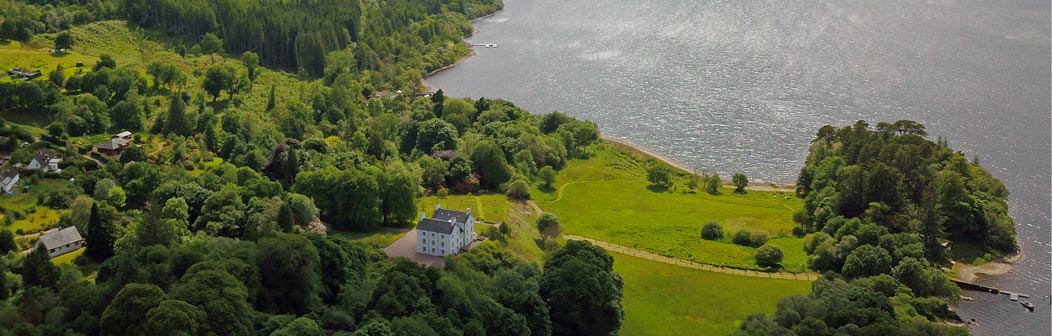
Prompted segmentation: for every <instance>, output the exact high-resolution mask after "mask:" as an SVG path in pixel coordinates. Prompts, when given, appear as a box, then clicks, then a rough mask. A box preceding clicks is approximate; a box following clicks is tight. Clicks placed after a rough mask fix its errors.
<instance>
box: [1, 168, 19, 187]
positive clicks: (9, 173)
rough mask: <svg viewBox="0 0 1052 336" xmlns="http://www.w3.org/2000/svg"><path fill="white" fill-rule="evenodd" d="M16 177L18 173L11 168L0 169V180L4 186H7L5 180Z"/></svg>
mask: <svg viewBox="0 0 1052 336" xmlns="http://www.w3.org/2000/svg"><path fill="white" fill-rule="evenodd" d="M15 176H18V171H17V170H15V169H14V168H11V167H4V168H2V169H0V179H3V181H4V184H7V180H9V179H12V178H14V177H15Z"/></svg>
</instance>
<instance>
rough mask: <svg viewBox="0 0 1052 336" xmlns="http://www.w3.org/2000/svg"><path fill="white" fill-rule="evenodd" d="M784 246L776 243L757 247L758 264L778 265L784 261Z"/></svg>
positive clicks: (771, 266)
mask: <svg viewBox="0 0 1052 336" xmlns="http://www.w3.org/2000/svg"><path fill="white" fill-rule="evenodd" d="M782 257H784V254H783V253H782V248H780V247H778V246H774V245H763V246H761V247H760V248H758V249H756V265H759V266H760V267H770V268H774V267H777V266H778V264H781V263H782Z"/></svg>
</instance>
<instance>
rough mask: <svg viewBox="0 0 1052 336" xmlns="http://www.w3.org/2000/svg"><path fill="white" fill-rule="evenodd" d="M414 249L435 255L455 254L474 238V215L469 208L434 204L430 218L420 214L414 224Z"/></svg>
mask: <svg viewBox="0 0 1052 336" xmlns="http://www.w3.org/2000/svg"><path fill="white" fill-rule="evenodd" d="M416 231H417V232H416V251H417V252H419V253H423V254H429V255H435V256H447V255H452V254H456V253H458V252H460V251H461V249H464V248H466V247H467V246H468V245H469V244H471V241H472V240H474V239H475V216H472V215H471V209H467V211H456V210H450V209H443V208H442V207H441V205H436V206H435V213H434V214H433V215H432V216H431V218H425V217H424V214H420V222H419V223H418V224H417V225H416Z"/></svg>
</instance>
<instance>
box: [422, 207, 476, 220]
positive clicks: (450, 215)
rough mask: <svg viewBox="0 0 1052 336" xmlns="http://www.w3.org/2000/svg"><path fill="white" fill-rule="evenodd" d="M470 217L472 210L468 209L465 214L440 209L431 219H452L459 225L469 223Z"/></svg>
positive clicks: (436, 210)
mask: <svg viewBox="0 0 1052 336" xmlns="http://www.w3.org/2000/svg"><path fill="white" fill-rule="evenodd" d="M468 216H471V209H468V211H467V212H464V211H456V210H449V209H443V208H438V209H435V214H434V215H431V218H434V219H439V220H450V219H453V220H454V221H456V222H457V223H467V222H468Z"/></svg>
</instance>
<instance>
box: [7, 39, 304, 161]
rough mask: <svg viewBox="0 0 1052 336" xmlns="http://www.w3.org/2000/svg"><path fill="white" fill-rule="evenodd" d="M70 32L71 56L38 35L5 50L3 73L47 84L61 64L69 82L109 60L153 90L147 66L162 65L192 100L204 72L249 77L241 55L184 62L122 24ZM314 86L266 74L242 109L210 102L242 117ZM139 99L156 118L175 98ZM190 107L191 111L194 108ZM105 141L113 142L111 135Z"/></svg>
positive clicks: (152, 94)
mask: <svg viewBox="0 0 1052 336" xmlns="http://www.w3.org/2000/svg"><path fill="white" fill-rule="evenodd" d="M70 32H71V33H72V34H73V37H74V40H75V41H76V42H75V43H74V45H73V48H72V50H71V51H70V52H68V53H67V54H66V55H62V56H59V55H53V54H50V53H48V49H49V47H50V46H51V44H52V43H53V42H52V39H53V38H54V36H53V35H38V36H36V37H34V38H33V41H32V42H30V43H26V44H20V43H17V42H11V43H9V44H6V45H0V69H4V70H5V71H6V69H10V68H12V67H14V66H22V67H23V68H27V69H32V70H37V69H39V70H41V71H43V72H44V75H43V76H42V78H41V79H37V80H47V77H48V74H50V72H51V71H53V70H54V69H55V67H56V66H57V65H58V64H62V65H63V66H65V67H66V77H67V78H69V77H72V76H73V74H74V73H75V72H76V71H77V70H78V68H75V67H74V65H75V64H76V63H77V62H83V63H84V68H81V69H82V70H83V71H91V67H92V66H93V65H94V64H95V62H97V61H98V58H99V57H98V56H99V55H102V54H108V55H110V56H112V57H113V59H114V60H115V61H116V62H117V67H119V68H131V69H134V70H136V71H138V72H140V73H142V74H143V76H144V77H145V78H146V79H147V81H148V83H149V84H150V85H152V83H153V78H152V77H150V76H147V75H146V66H147V65H148V64H149V63H153V62H163V63H168V64H172V65H175V66H176V67H177V68H179V69H180V70H181V71H182V72H183V73H184V74H185V75H186V76H187V81H186V84H185V85H183V86H182V87H181V88H180V89H181V90H182V91H185V92H188V93H190V94H191V96H195V95H198V94H203V92H204V91H203V89H201V82H202V81H203V79H204V72H205V70H206V69H208V68H209V67H210V66H212V65H213V64H216V65H223V64H229V65H233V66H235V67H237V68H238V69H240V71H244V69H243V67H241V65H240V61H239V60H237V58H236V57H237V56H238V55H230V57H223V56H221V55H217V56H216V57H214V63H213V58H212V57H210V56H209V55H200V56H192V55H187V56H186V57H180V56H179V54H176V53H175V52H173V51H172V50H171V49H170V48H168V46H167V45H165V44H164V43H162V42H158V41H155V40H154V39H151V38H150V37H148V36H147V35H146V34H144V33H142V32H141V31H139V30H137V29H135V28H130V27H128V26H127V25H126V24H125V23H124V22H123V21H102V22H96V23H91V24H86V25H82V26H76V27H73V28H72V29H71V30H70ZM0 80H9V79H7V76H3V79H0ZM313 85H320V81H319V80H313V81H310V82H307V81H304V80H302V79H301V78H298V77H296V76H293V75H290V74H288V73H285V72H281V71H273V70H268V69H264V68H261V69H260V73H259V74H258V76H257V77H256V80H255V82H253V83H252V86H251V87H252V89H251V90H249V91H246V92H242V93H240V94H239V95H238V96H239V97H240V98H238V99H237V100H239V101H240V105H239V106H233V104H231V103H230V101H229V100H228V97H227V95H226V93H223V94H222V95H221V97H220V99H219V100H218V101H217V102H212V101H211V97H209V99H208V101H209V106H210V107H212V108H213V109H215V110H216V112H217V113H219V114H221V113H222V112H223V111H226V110H228V109H233V108H236V109H239V110H242V111H265V107H266V103H267V97H268V95H269V92H270V87H271V86H275V87H276V90H275V96H276V97H278V101H279V102H281V101H284V100H287V99H292V98H297V97H300V96H301V95H302V94H304V93H306V92H310V91H311V90H310V87H311V86H313ZM140 94H142V95H144V96H147V97H149V99H150V102H151V111H152V112H153V113H155V114H156V113H161V112H163V111H167V109H168V98H167V97H168V95H169V94H170V91H169V90H168V89H167V88H165V89H160V90H153V89H151V90H149V92H140ZM190 105H191V107H192V105H193V104H190ZM154 116H155V115H147V125H146V126H147V128H148V127H149V125H150V123H152V121H153V118H154ZM3 117H5V118H7V119H8V120H11V121H15V122H18V123H23V124H33V125H37V126H43V125H46V124H47V123H48V122H49V121H47V120H44V119H43V117H42V116H25V115H4V116H3ZM260 118H261V119H263V121H261V122H259V123H258V127H260V128H261V129H267V128H271V127H274V126H273V124H274V123H272V122H265V120H267V119H269V118H270V117H269V116H267V115H263V114H262V113H261V115H260ZM41 132H43V131H42V130H41ZM105 135H106V136H107V137H108V136H109V134H108V133H107V134H105ZM92 140H94V139H92Z"/></svg>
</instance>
